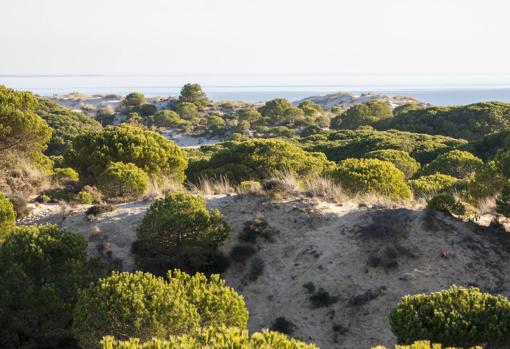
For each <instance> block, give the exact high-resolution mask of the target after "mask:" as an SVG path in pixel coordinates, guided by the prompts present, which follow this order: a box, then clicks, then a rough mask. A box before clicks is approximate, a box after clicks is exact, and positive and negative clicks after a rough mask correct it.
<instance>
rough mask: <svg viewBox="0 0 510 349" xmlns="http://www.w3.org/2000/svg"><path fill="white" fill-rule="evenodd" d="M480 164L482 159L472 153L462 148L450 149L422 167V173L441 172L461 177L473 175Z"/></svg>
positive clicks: (481, 164)
mask: <svg viewBox="0 0 510 349" xmlns="http://www.w3.org/2000/svg"><path fill="white" fill-rule="evenodd" d="M482 166H483V162H482V160H480V159H479V158H477V157H476V156H474V155H473V154H471V153H469V152H467V151H462V150H452V151H449V152H447V153H443V154H441V155H439V156H438V157H437V158H436V159H434V160H433V161H432V162H431V163H429V164H428V165H427V166H425V167H424V168H423V170H422V173H423V174H425V175H427V174H434V173H442V174H445V175H448V176H452V177H456V178H460V179H463V178H468V177H471V176H473V175H474V174H475V172H476V171H478V170H479V169H480V168H481V167H482Z"/></svg>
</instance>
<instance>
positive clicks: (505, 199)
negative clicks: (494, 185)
mask: <svg viewBox="0 0 510 349" xmlns="http://www.w3.org/2000/svg"><path fill="white" fill-rule="evenodd" d="M496 212H498V213H501V214H503V215H505V216H510V181H507V182H506V183H505V184H504V185H503V189H502V190H501V193H500V194H499V195H498V197H497V198H496Z"/></svg>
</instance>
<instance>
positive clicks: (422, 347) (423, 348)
mask: <svg viewBox="0 0 510 349" xmlns="http://www.w3.org/2000/svg"><path fill="white" fill-rule="evenodd" d="M372 349H388V348H386V347H385V346H382V345H378V346H376V347H373V348H372ZM395 349H443V345H442V344H438V343H433V344H431V343H430V341H423V340H420V341H415V342H413V343H411V344H409V345H395ZM447 349H460V348H454V347H448V348H447ZM470 349H482V347H481V346H476V347H472V348H470Z"/></svg>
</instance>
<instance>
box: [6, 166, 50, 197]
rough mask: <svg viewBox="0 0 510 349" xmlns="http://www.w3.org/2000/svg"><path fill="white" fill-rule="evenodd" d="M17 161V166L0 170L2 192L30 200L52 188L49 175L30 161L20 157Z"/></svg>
mask: <svg viewBox="0 0 510 349" xmlns="http://www.w3.org/2000/svg"><path fill="white" fill-rule="evenodd" d="M15 163H16V166H15V168H12V169H10V170H5V171H0V191H1V192H3V193H4V194H7V195H17V196H20V197H22V198H24V199H25V200H28V199H29V198H30V197H32V196H33V195H36V194H37V193H40V192H41V191H43V190H46V189H48V188H50V181H49V179H48V175H47V174H46V173H44V172H43V171H42V170H40V169H39V168H37V167H36V166H34V165H33V164H32V163H30V161H28V160H27V159H22V158H18V159H16V161H15Z"/></svg>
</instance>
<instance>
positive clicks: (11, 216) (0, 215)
mask: <svg viewBox="0 0 510 349" xmlns="http://www.w3.org/2000/svg"><path fill="white" fill-rule="evenodd" d="M15 226H16V212H15V211H14V207H13V206H12V203H11V202H10V201H9V199H7V198H6V197H5V195H4V194H3V193H1V192H0V242H1V241H2V240H3V239H4V238H5V237H6V236H7V234H8V233H9V232H10V231H11V230H12V229H13V228H14V227H15Z"/></svg>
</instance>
